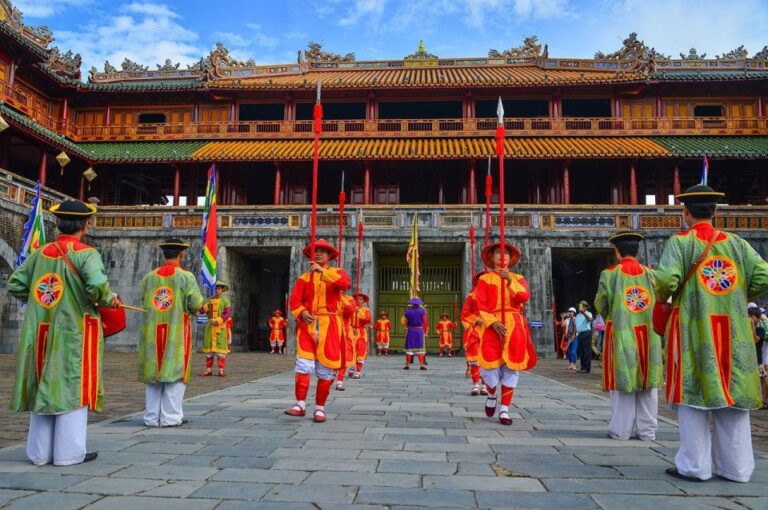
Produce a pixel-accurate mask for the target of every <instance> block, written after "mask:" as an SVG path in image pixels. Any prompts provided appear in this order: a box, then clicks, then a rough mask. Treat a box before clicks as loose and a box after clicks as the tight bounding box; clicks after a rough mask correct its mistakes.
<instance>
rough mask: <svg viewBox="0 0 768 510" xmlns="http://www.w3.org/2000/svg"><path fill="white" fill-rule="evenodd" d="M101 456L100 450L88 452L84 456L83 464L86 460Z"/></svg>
mask: <svg viewBox="0 0 768 510" xmlns="http://www.w3.org/2000/svg"><path fill="white" fill-rule="evenodd" d="M98 456H99V452H88V453H86V454H85V458H83V464H85V463H86V462H90V461H92V460H96V457H98Z"/></svg>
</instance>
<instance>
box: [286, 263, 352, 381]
mask: <svg viewBox="0 0 768 510" xmlns="http://www.w3.org/2000/svg"><path fill="white" fill-rule="evenodd" d="M349 286H350V280H349V275H347V272H346V271H344V270H343V269H340V268H337V267H326V268H325V269H323V272H322V273H311V272H309V271H308V272H306V273H304V274H302V275H301V276H300V277H299V279H298V280H297V281H296V285H295V286H294V287H293V292H291V297H290V299H289V300H288V306H289V307H290V309H291V313H292V314H293V316H294V317H296V320H297V327H296V351H297V357H299V358H304V359H310V360H316V361H319V362H320V363H321V364H322V365H323V366H325V367H328V368H332V369H334V370H336V369H338V368H339V367H340V366H341V340H342V322H341V313H340V312H341V296H342V293H343V292H344V291H345V290H347V289H348V288H349ZM305 310H306V311H308V312H310V313H311V314H312V315H314V316H315V317H317V319H316V320H315V321H313V322H311V323H309V324H307V323H306V322H304V321H303V320H301V314H302V312H304V311H305Z"/></svg>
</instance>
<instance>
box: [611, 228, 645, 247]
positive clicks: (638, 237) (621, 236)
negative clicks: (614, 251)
mask: <svg viewBox="0 0 768 510" xmlns="http://www.w3.org/2000/svg"><path fill="white" fill-rule="evenodd" d="M643 239H645V236H644V235H643V234H641V233H640V232H633V231H631V230H625V231H624V232H619V233H618V234H614V235H612V236H611V237H609V238H608V241H609V242H610V243H611V244H616V243H617V242H621V241H642V240H643Z"/></svg>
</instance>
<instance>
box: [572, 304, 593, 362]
mask: <svg viewBox="0 0 768 510" xmlns="http://www.w3.org/2000/svg"><path fill="white" fill-rule="evenodd" d="M591 321H592V314H591V313H590V312H589V303H587V302H586V301H581V302H580V303H579V312H578V313H577V314H576V317H575V318H574V322H575V323H576V343H577V345H578V347H577V349H578V353H579V359H580V360H581V367H580V368H579V371H578V373H579V374H588V373H589V372H590V371H591V370H592V324H591Z"/></svg>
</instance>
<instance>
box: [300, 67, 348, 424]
mask: <svg viewBox="0 0 768 510" xmlns="http://www.w3.org/2000/svg"><path fill="white" fill-rule="evenodd" d="M322 126H323V108H322V106H321V104H320V82H319V81H318V82H317V100H316V102H315V108H314V130H315V141H314V151H313V163H312V214H311V222H310V243H309V245H307V246H306V247H305V248H304V250H303V251H302V253H303V254H304V256H305V257H307V258H308V259H309V260H310V263H309V270H308V271H307V272H305V273H304V274H302V275H301V276H300V277H299V279H298V280H297V281H296V285H295V286H294V288H293V291H292V292H291V297H290V299H289V301H288V304H289V307H290V309H291V313H292V314H293V316H294V317H295V318H296V321H297V325H296V368H295V372H296V380H295V393H296V403H295V404H294V405H293V406H292V407H291V408H290V409H288V410H286V411H285V414H287V415H289V416H297V417H298V416H306V414H307V412H306V398H307V394H308V393H309V376H310V374H312V373H314V374H316V375H317V378H318V381H317V390H316V392H315V406H316V407H315V412H314V415H313V417H314V421H315V422H316V423H323V422H325V420H326V417H325V402H326V400H327V398H328V394H329V393H330V390H331V384H333V379H334V376H335V371H337V370H338V369H339V368H341V338H342V327H343V325H342V321H341V296H342V295H343V293H344V292H345V291H346V290H347V289H349V287H350V285H351V282H350V279H349V275H347V272H346V271H344V269H342V268H340V267H331V266H329V265H328V263H329V262H330V261H331V260H333V259H335V258H338V256H339V251H338V250H336V248H334V247H333V246H332V245H331V244H330V243H328V242H327V241H325V240H323V239H319V240H317V239H316V235H317V167H318V159H319V155H320V133H321V131H322Z"/></svg>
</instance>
